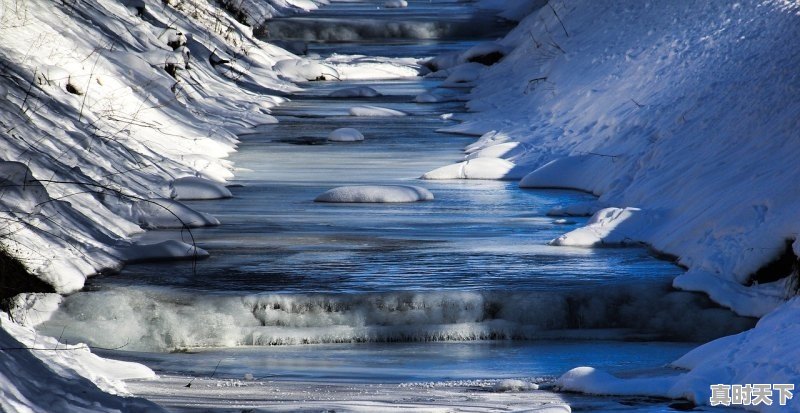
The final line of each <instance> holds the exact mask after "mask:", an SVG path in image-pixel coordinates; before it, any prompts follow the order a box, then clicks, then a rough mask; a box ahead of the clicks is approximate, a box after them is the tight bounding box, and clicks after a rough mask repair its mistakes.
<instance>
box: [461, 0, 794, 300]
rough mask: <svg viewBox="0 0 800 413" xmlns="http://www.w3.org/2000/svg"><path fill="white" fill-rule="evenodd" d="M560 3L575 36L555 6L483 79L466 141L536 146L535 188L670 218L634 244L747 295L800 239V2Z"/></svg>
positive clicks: (530, 159) (536, 18)
mask: <svg viewBox="0 0 800 413" xmlns="http://www.w3.org/2000/svg"><path fill="white" fill-rule="evenodd" d="M555 7H556V10H555V11H556V12H557V13H558V16H559V17H560V19H561V21H562V22H563V23H564V28H562V27H561V24H560V23H559V21H558V19H557V18H556V15H555V13H554V12H553V10H551V8H550V7H545V8H542V9H540V10H538V11H536V12H534V13H533V14H532V15H531V16H529V17H528V18H526V19H524V20H523V21H522V22H521V23H520V25H519V26H518V27H517V28H516V29H514V30H513V31H512V32H511V33H510V34H509V35H508V36H507V37H506V38H505V39H503V40H501V41H499V43H500V44H501V45H504V46H507V47H510V48H512V49H513V50H512V51H511V52H510V53H508V54H507V55H506V56H505V57H504V58H503V59H502V60H501V61H500V62H498V63H497V64H495V65H492V66H490V67H488V68H485V69H483V71H482V72H481V73H480V78H479V81H478V82H477V83H478V84H477V87H476V88H475V89H474V90H473V92H472V93H473V94H472V96H473V100H472V101H470V103H469V107H470V109H472V110H474V111H476V112H477V113H475V114H473V115H471V116H470V118H469V120H468V121H467V122H466V123H464V124H462V125H459V126H458V127H455V128H453V129H454V130H458V131H461V132H470V133H480V132H485V131H494V132H493V133H492V134H491V135H492V136H493V137H494V136H500V137H501V138H500V139H495V141H500V140H503V139H506V138H505V137H513V139H511V140H512V141H516V142H520V143H523V144H527V145H529V146H530V148H532V149H531V150H530V151H528V152H527V153H525V154H524V155H522V156H520V157H518V158H516V159H515V160H514V163H515V164H516V165H518V167H519V168H520V169H527V171H525V172H531V173H530V175H528V176H526V177H525V178H524V180H523V181H522V183H521V185H522V186H525V187H566V188H574V189H580V190H584V191H590V192H593V193H595V194H598V195H600V201H601V202H603V203H605V204H606V205H614V206H618V207H623V208H624V207H626V206H634V207H636V208H640V209H641V211H643V212H645V213H647V214H651V213H657V215H658V216H659V217H660V218H659V219H658V220H657V221H653V222H652V225H649V226H647V227H646V228H643V229H642V231H639V232H638V233H637V239H636V240H635V241H642V242H645V243H647V244H650V245H652V246H653V247H654V248H655V249H657V250H659V251H663V252H666V253H669V254H672V255H675V256H677V257H678V258H679V262H680V263H681V264H682V265H684V266H686V267H688V268H690V269H693V270H699V272H690V273H688V275H687V276H686V278H690V277H694V276H695V274H701V273H710V274H714V275H715V276H716V277H718V278H720V279H726V280H729V281H731V282H734V283H738V284H742V285H749V284H750V283H751V275H752V274H753V273H755V272H756V271H757V270H758V269H759V268H760V267H761V266H763V265H765V264H766V263H768V262H770V261H771V260H773V259H775V258H777V257H778V256H779V255H780V254H781V253H782V252H783V251H784V248H785V247H784V244H785V242H786V240H792V239H794V238H796V234H797V233H800V227H799V226H800V199H798V198H797V197H794V196H791V195H789V194H788V193H787V192H786V190H785V188H789V187H792V185H793V184H792V182H791V179H792V178H790V176H792V175H793V173H794V172H793V171H795V168H796V166H795V164H796V162H795V161H794V156H792V155H790V154H791V153H793V151H794V149H798V150H800V147H798V148H794V146H793V145H794V140H793V139H791V137H792V136H794V134H795V133H796V132H795V131H796V129H797V119H798V116H800V102H798V101H797V100H796V99H794V98H793V96H794V95H793V94H792V93H790V92H789V90H792V89H793V88H796V87H799V86H800V77H799V76H797V75H796V74H794V73H789V72H785V71H784V70H783V69H782V68H785V67H789V66H792V65H793V64H794V63H793V61H792V59H793V58H795V57H796V54H793V53H791V51H790V50H788V49H786V47H788V46H784V45H786V44H790V43H793V42H794V41H796V40H797V39H798V38H800V29H798V25H797V19H798V16H797V13H796V12H797V6H794V5H792V6H788V5H787V4H786V3H783V2H780V1H770V0H764V1H761V2H758V3H751V4H747V5H744V4H708V3H705V2H701V1H691V2H688V3H681V4H658V5H647V4H637V5H635V6H632V7H630V8H626V9H625V10H620V9H617V8H611V7H606V5H604V4H601V3H593V2H582V3H580V4H576V5H574V6H573V7H569V8H565V7H563V6H562V7H560V8H559V7H558V6H555ZM720 16H724V18H722V17H720ZM734 22H739V23H734ZM767 22H769V23H767ZM762 26H763V27H762ZM610 27H613V30H611V29H610ZM756 27H759V28H758V29H757V28H756ZM553 28H558V29H559V30H554V29H553ZM567 33H568V34H569V35H567ZM676 33H681V34H680V35H677V34H676ZM776 56H783V57H784V58H782V59H777V60H776ZM787 56H793V57H792V58H789V57H787ZM772 74H774V75H772ZM714 102H726V103H725V104H724V105H722V104H716V103H714ZM767 137H768V138H767ZM490 139H491V138H483V139H482V140H481V143H480V144H478V145H476V146H474V147H472V148H471V149H472V151H477V150H481V149H483V148H484V147H486V146H488V145H489V143H490V142H489V140H490ZM787 145H788V146H787ZM549 162H552V163H550V164H548V163H549ZM782 275H786V274H782ZM698 276H699V275H698ZM684 281H686V280H684ZM687 282H688V281H687ZM695 285H696V286H697V287H701V288H703V290H704V291H705V292H707V293H709V294H712V290H714V289H715V288H716V287H715V286H714V285H713V284H711V283H700V282H698V283H696V284H695ZM731 293H732V294H738V293H734V292H733V291H731ZM765 299H766V300H771V299H770V298H768V297H765ZM728 301H736V299H735V297H730V299H729V300H728Z"/></svg>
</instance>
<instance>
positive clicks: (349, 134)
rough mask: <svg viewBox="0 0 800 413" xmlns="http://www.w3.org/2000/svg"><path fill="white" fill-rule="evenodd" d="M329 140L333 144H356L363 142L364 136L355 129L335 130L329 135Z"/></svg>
mask: <svg viewBox="0 0 800 413" xmlns="http://www.w3.org/2000/svg"><path fill="white" fill-rule="evenodd" d="M328 140H329V141H333V142H356V141H363V140H364V135H362V134H361V132H359V131H358V129H353V128H339V129H334V130H332V131H331V133H329V134H328Z"/></svg>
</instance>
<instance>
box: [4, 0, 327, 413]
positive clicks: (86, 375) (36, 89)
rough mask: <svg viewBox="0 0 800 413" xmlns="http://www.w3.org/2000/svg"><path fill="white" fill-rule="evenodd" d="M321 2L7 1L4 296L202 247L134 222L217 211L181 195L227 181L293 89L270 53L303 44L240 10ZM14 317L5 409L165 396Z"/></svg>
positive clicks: (120, 405)
mask: <svg viewBox="0 0 800 413" xmlns="http://www.w3.org/2000/svg"><path fill="white" fill-rule="evenodd" d="M233 3H236V5H235V6H234V4H233ZM312 7H315V5H314V4H313V3H311V2H310V1H306V0H298V1H293V0H287V1H284V0H269V1H256V0H243V1H242V0H239V1H236V2H233V1H221V2H210V1H206V0H164V1H162V0H122V1H116V0H82V1H50V0H26V1H14V0H0V252H2V253H0V262H1V263H2V270H0V271H2V272H1V273H0V298H3V299H5V298H8V297H11V296H13V295H14V294H16V293H19V292H31V291H53V292H58V293H70V292H74V291H77V290H79V289H81V288H82V287H83V285H84V281H85V278H86V277H87V276H89V275H92V274H95V273H98V272H100V271H103V270H108V269H116V268H118V267H119V266H120V265H121V264H122V263H123V262H126V261H134V260H143V259H144V260H146V259H156V258H161V259H163V258H171V257H181V256H188V257H192V256H199V255H203V254H205V252H204V251H202V250H199V249H195V248H193V247H192V246H191V245H188V244H187V243H185V242H181V241H178V240H173V241H169V242H167V243H160V244H155V245H136V244H134V243H132V242H131V241H130V240H129V238H128V237H129V235H131V234H133V233H136V232H139V231H141V230H142V228H154V227H182V226H184V225H186V226H190V227H191V226H203V225H214V224H217V223H218V221H217V220H216V219H214V218H213V217H211V216H209V215H207V214H203V213H200V212H197V211H193V210H191V209H190V208H188V207H186V206H185V205H182V204H181V203H180V202H179V201H178V199H197V198H209V197H211V198H214V197H226V196H230V192H228V191H227V189H226V188H225V187H224V186H223V185H224V182H225V180H226V179H228V178H230V177H231V176H232V165H231V163H230V162H229V161H227V160H225V157H226V156H227V155H228V154H229V153H230V152H232V151H233V150H235V148H236V143H237V140H236V133H237V132H238V131H241V130H243V129H245V128H248V127H250V126H253V125H257V124H262V123H271V122H275V119H274V118H273V117H272V116H271V115H270V114H269V109H270V107H272V106H274V105H275V104H277V103H279V102H281V101H282V99H283V98H280V97H278V96H279V95H281V94H284V93H286V92H289V91H292V90H294V89H295V86H294V85H293V84H291V83H289V82H287V81H284V80H282V79H280V78H279V77H278V76H277V75H276V74H275V73H274V71H273V70H272V67H273V65H274V64H275V63H277V62H279V61H281V60H285V59H297V58H296V57H295V56H293V55H291V54H289V53H288V52H286V51H284V50H282V49H279V48H277V47H273V46H270V45H268V44H266V43H262V42H260V41H258V40H257V39H256V38H255V37H254V35H253V28H252V27H250V26H246V25H244V24H242V23H248V24H250V25H251V26H257V23H259V22H263V19H264V18H266V17H269V16H270V15H271V14H273V13H290V12H293V11H299V10H303V9H308V8H312ZM185 241H187V242H189V241H190V240H189V239H188V238H187V239H186V240H185ZM31 297H34V296H24V295H23V296H17V297H16V298H15V301H16V304H22V306H23V307H24V303H21V302H24V301H26V300H27V299H28V298H31ZM2 305H3V307H4V308H9V307H13V306H14V304H13V303H10V302H9V301H4V302H2ZM54 305H55V304H54ZM14 321H16V322H23V323H24V322H25V320H20V319H19V318H15V319H14V320H13V321H12V320H11V319H9V318H8V317H7V316H6V315H5V314H0V325H2V328H0V347H2V350H3V351H2V352H0V353H2V354H0V410H2V411H6V412H17V411H19V412H53V411H59V412H72V411H75V412H79V411H80V412H88V411H92V412H95V411H108V412H120V411H132V412H137V411H138V412H153V411H161V409H160V408H159V407H158V406H156V405H154V404H153V403H150V402H147V401H145V400H141V399H135V398H130V397H127V396H129V395H128V394H127V392H126V391H125V388H124V384H122V382H121V381H120V379H128V378H146V377H152V376H153V372H152V371H150V370H149V369H147V368H146V367H143V366H139V365H131V364H128V363H120V362H114V361H109V360H103V359H101V358H99V357H97V356H94V355H93V354H91V353H90V352H89V350H88V348H86V346H83V345H78V346H66V345H63V344H60V343H58V342H57V341H56V340H55V339H51V338H46V337H37V335H36V333H35V332H34V331H33V330H32V329H30V328H28V327H22V326H20V325H18V324H15V322H14Z"/></svg>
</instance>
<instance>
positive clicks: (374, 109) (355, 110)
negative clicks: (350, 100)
mask: <svg viewBox="0 0 800 413" xmlns="http://www.w3.org/2000/svg"><path fill="white" fill-rule="evenodd" d="M350 115H352V116H363V117H369V116H373V117H390V116H406V114H405V113H403V112H401V111H399V110H394V109H389V108H382V107H380V106H370V105H364V106H353V107H352V108H350Z"/></svg>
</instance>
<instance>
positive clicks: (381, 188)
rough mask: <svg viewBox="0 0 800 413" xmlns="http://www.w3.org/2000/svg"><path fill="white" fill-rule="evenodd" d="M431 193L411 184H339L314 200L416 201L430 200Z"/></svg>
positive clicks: (346, 201)
mask: <svg viewBox="0 0 800 413" xmlns="http://www.w3.org/2000/svg"><path fill="white" fill-rule="evenodd" d="M432 199H433V194H432V193H431V191H428V190H427V189H425V188H422V187H419V186H412V185H354V186H340V187H338V188H333V189H331V190H329V191H326V192H325V193H323V194H321V195H320V196H318V197H317V198H316V199H315V200H314V202H343V203H348V202H350V203H352V202H375V203H394V202H417V201H430V200H432Z"/></svg>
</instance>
